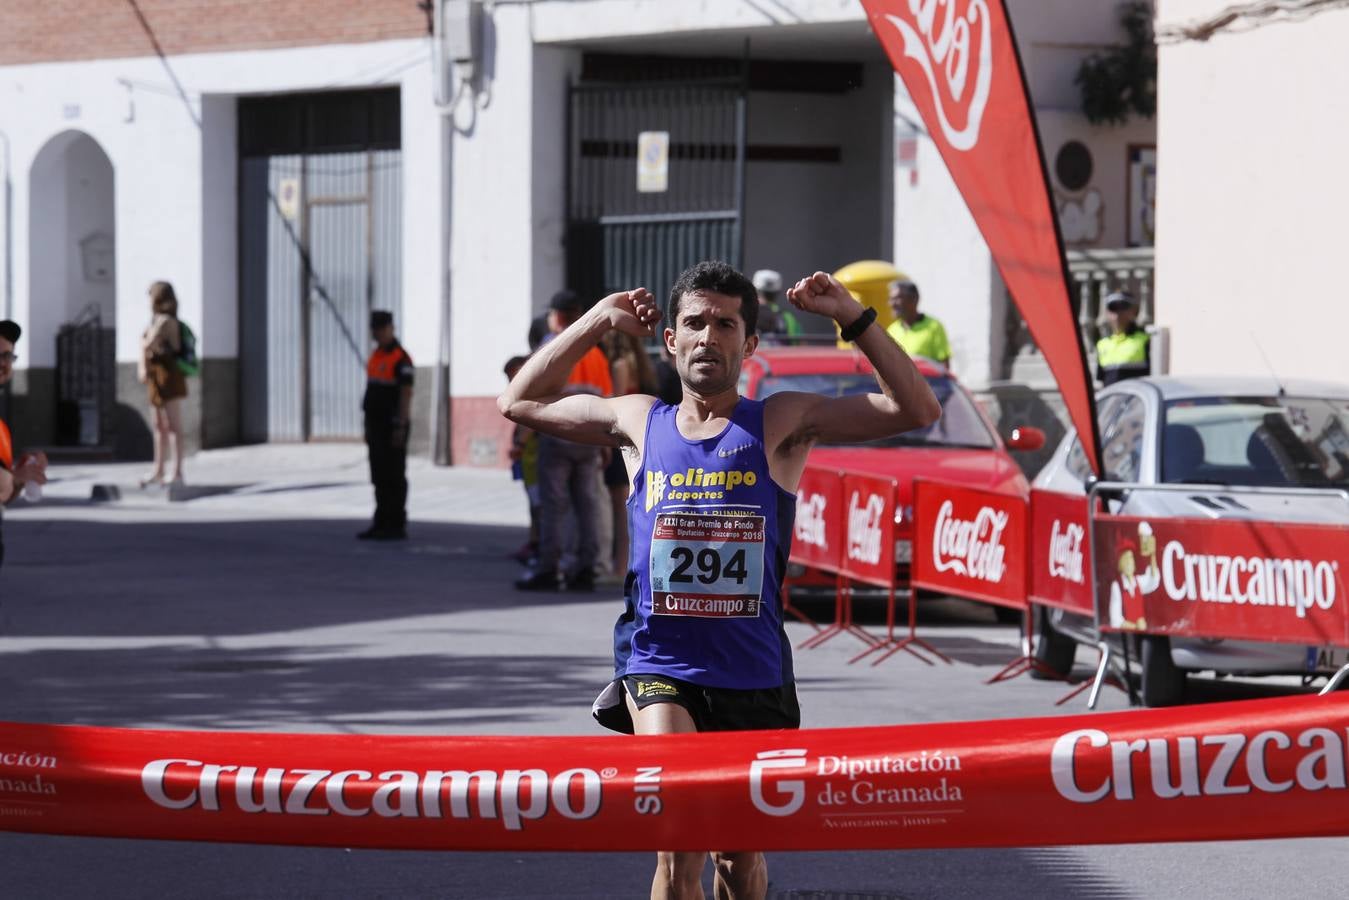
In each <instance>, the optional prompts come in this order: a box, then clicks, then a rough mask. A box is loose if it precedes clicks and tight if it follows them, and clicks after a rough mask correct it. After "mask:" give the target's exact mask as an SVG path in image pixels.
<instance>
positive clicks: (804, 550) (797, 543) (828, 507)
mask: <svg viewBox="0 0 1349 900" xmlns="http://www.w3.org/2000/svg"><path fill="white" fill-rule="evenodd" d="M845 541H846V532H845V530H844V516H843V477H842V476H841V475H840V474H839V473H838V472H835V471H833V470H832V469H821V468H818V467H816V466H809V465H808V466H806V468H805V471H803V472H802V473H801V484H800V486H799V487H798V488H797V490H796V524H795V526H794V527H793V529H792V552H791V559H792V562H798V563H801V564H802V565H806V566H815V567H816V568H819V569H824V570H825V571H828V572H837V571H838V570H839V567H840V565H841V564H842V560H843V545H844V543H845Z"/></svg>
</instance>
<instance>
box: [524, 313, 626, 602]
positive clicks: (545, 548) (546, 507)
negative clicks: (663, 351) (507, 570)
mask: <svg viewBox="0 0 1349 900" xmlns="http://www.w3.org/2000/svg"><path fill="white" fill-rule="evenodd" d="M583 312H585V304H584V303H582V302H581V298H580V297H578V296H577V295H576V293H575V292H573V291H558V292H557V293H556V294H554V295H553V298H552V300H550V301H549V303H548V330H549V332H550V337H556V336H557V335H559V334H561V333H562V332H563V331H565V330H566V329H567V326H568V325H571V324H572V323H573V322H575V321H576V320H577V319H579V318H581V314H582V313H583ZM544 343H547V339H545V341H544ZM566 392H567V393H569V394H577V393H586V394H596V395H598V396H600V397H612V396H613V393H614V383H613V378H612V376H611V375H610V373H609V359H608V357H606V356H605V355H604V351H602V350H601V349H600V348H599V347H598V346H595V347H591V348H590V350H589V351H587V352H586V354H585V355H584V356H582V357H581V359H580V361H579V362H577V363H576V365H575V366H573V367H572V370H571V374H570V375H569V376H568V378H567V386H566ZM599 474H600V451H599V448H597V447H593V446H591V445H589V444H577V443H574V442H572V441H564V440H562V439H560V438H555V437H552V436H550V435H546V434H540V435H539V494H540V497H539V501H540V507H541V509H540V516H539V555H538V561H537V562H536V563H535V565H534V567H533V569H531V570H530V571H527V572H525V574H523V575H522V576H521V577H520V578H518V579H516V582H515V586H516V587H517V588H518V589H520V590H522V591H555V590H557V589H558V587H559V586H565V587H566V588H567V590H570V591H589V590H594V588H595V560H596V559H597V558H598V556H599V524H600V523H599V517H600V481H599ZM573 514H574V516H575V522H576V529H575V535H576V563H575V567H574V568H573V569H572V571H570V572H565V573H563V572H560V571H559V568H558V567H559V564H560V562H561V558H562V541H563V537H564V535H566V534H567V531H568V527H569V523H570V521H571V518H572V516H573ZM559 578H561V579H562V585H559V583H558V582H559Z"/></svg>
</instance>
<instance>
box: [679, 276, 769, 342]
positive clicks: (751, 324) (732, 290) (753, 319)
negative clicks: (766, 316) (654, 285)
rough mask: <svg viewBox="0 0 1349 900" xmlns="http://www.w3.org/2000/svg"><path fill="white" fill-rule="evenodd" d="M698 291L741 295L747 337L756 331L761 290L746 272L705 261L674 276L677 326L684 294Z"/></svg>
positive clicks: (732, 295) (741, 308) (741, 313)
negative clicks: (756, 287) (759, 290)
mask: <svg viewBox="0 0 1349 900" xmlns="http://www.w3.org/2000/svg"><path fill="white" fill-rule="evenodd" d="M695 291H709V292H711V293H714V294H725V295H727V296H728V297H739V298H740V318H741V319H742V320H743V321H744V323H745V337H749V336H750V335H752V334H754V330H755V328H756V327H758V324H759V292H758V291H757V290H755V289H754V283H753V282H752V281H750V280H749V279H748V278H746V277H745V275H744V273H742V272H738V271H736V269H735V267H733V266H731V265H730V264H728V263H724V262H721V261H720V260H704V261H703V262H700V263H697V264H695V265H692V266H689V267H688V268H687V269H685V270H684V271H683V272H681V273H679V277H678V278H676V279H675V283H674V287H672V288H670V303H669V313H670V324H671V327H677V325H678V322H679V301H680V300H682V299H683V298H684V295H685V294H691V293H694V292H695Z"/></svg>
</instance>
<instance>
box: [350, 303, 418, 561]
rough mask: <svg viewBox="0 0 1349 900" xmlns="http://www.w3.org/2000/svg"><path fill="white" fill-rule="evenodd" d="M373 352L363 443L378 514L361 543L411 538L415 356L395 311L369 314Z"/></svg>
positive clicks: (363, 533) (368, 375)
mask: <svg viewBox="0 0 1349 900" xmlns="http://www.w3.org/2000/svg"><path fill="white" fill-rule="evenodd" d="M370 337H371V339H372V340H373V341H374V342H375V345H376V346H375V350H374V352H373V353H371V354H370V360H369V362H367V363H366V367H365V369H366V385H365V399H364V400H363V401H362V402H361V408H362V410H363V411H364V412H365V443H366V447H367V449H368V450H369V455H370V481H371V483H372V484H374V486H375V517H374V521H372V522H371V523H370V527H369V528H367V529H366V530H365V531H362V532H361V533H360V534H358V535H356V536H357V537H358V538H360V539H361V540H363V541H401V540H405V539H406V538H407V536H408V535H407V521H408V513H407V500H408V479H407V459H408V428H409V426H410V419H411V415H412V381H413V374H414V372H415V369H414V368H413V366H412V357H411V356H408V352H407V351H406V350H404V349H403V345H402V344H400V343H398V338H397V337H395V336H394V328H393V313H391V312H389V311H388V310H382V309H377V310H374V311H373V312H371V313H370Z"/></svg>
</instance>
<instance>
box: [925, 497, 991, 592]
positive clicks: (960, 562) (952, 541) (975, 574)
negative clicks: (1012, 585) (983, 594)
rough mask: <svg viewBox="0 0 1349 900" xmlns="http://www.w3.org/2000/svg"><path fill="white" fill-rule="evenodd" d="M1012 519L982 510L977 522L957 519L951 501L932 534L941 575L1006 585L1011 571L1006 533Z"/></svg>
mask: <svg viewBox="0 0 1349 900" xmlns="http://www.w3.org/2000/svg"><path fill="white" fill-rule="evenodd" d="M1007 519H1008V515H1007V513H1006V512H1005V511H1003V510H995V509H990V508H989V507H987V506H984V507H981V508H980V510H979V513H978V515H976V516H975V517H974V519H973V520H968V519H957V518H956V517H955V504H954V503H952V502H951V501H950V500H947V501H946V502H944V503H943V504H942V505H941V509H939V510H938V511H937V525H936V527H935V528H934V529H933V531H932V564H933V565H934V566H936V568H937V571H938V572H955V573H956V574H957V575H964V576H965V577H966V578H975V579H979V580H981V581H988V582H994V583H996V582H999V581H1002V576H1003V573H1004V572H1006V571H1007V562H1006V559H1007V548H1005V547H1004V546H1003V545H1002V531H1003V529H1004V528H1006V527H1007Z"/></svg>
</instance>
